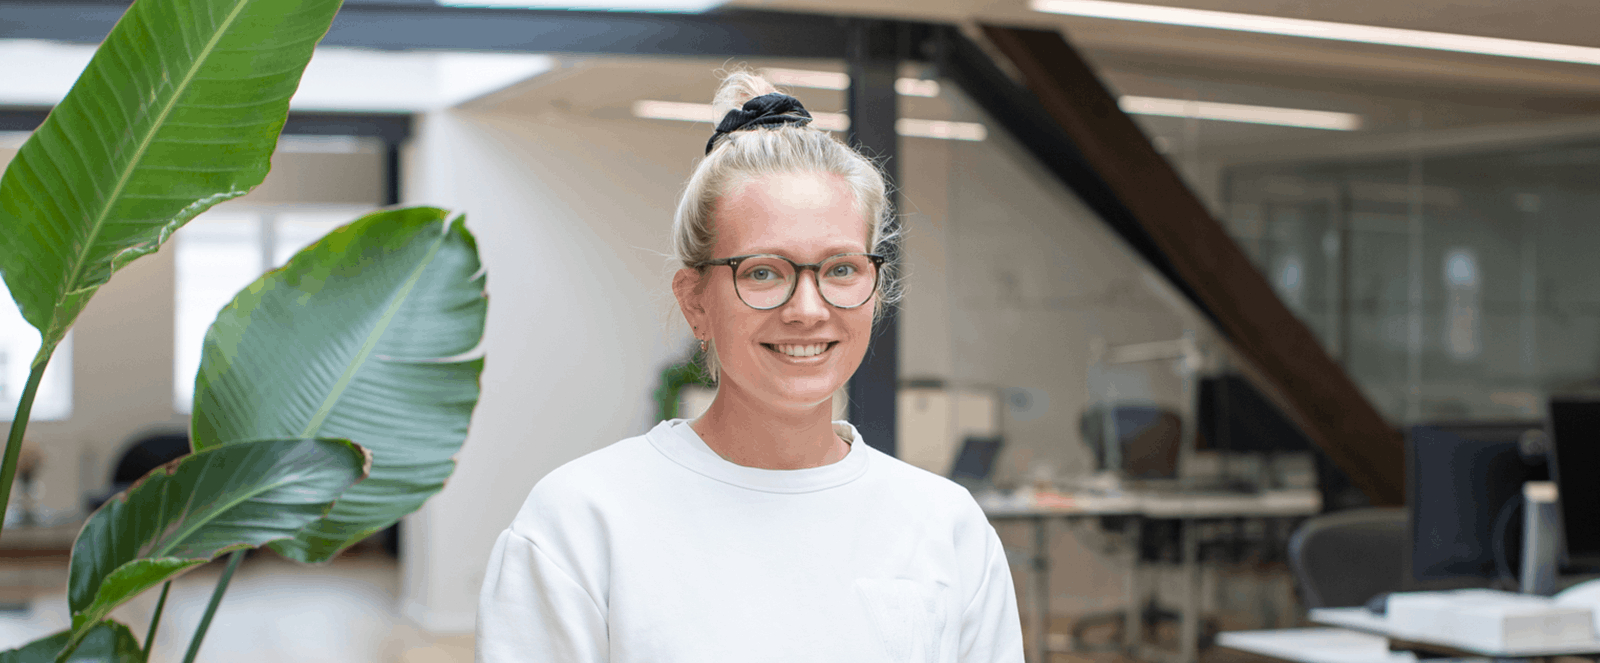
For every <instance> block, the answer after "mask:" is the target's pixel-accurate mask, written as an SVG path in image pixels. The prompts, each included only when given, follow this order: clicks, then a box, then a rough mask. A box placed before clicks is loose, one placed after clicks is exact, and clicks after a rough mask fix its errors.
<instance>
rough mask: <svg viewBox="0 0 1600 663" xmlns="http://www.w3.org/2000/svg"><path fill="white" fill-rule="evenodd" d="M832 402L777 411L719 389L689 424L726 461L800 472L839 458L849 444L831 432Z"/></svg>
mask: <svg viewBox="0 0 1600 663" xmlns="http://www.w3.org/2000/svg"><path fill="white" fill-rule="evenodd" d="M832 414H833V403H832V401H831V400H829V401H824V402H822V403H819V404H817V405H816V406H815V407H811V408H806V409H802V410H788V409H776V408H771V407H764V406H763V405H762V404H759V403H752V402H749V400H748V399H745V398H741V397H740V396H739V395H738V392H737V390H733V389H726V388H724V389H720V390H718V392H717V398H716V400H714V401H712V402H711V407H709V408H707V409H706V413H705V414H703V415H701V416H700V418H699V419H696V420H694V421H693V422H691V424H690V425H691V426H692V427H693V428H694V431H695V433H697V434H699V435H700V439H702V440H705V443H706V446H709V447H711V450H712V451H715V452H717V455H719V456H722V457H723V458H724V459H727V460H728V461H729V462H732V463H735V464H737V465H743V466H745V467H757V468H761V469H766V470H802V469H806V468H810V467H821V466H823V465H831V464H833V463H836V462H838V461H839V460H841V459H843V458H844V456H845V454H846V453H849V451H850V445H849V444H848V443H847V442H845V441H844V440H842V439H840V438H839V436H838V435H836V434H835V433H834V432H833V422H832V420H831V415H832Z"/></svg>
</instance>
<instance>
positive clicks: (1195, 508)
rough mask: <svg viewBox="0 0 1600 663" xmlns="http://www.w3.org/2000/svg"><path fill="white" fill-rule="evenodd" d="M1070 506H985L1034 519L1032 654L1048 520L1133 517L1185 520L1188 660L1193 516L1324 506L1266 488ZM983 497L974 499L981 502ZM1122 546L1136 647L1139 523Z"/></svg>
mask: <svg viewBox="0 0 1600 663" xmlns="http://www.w3.org/2000/svg"><path fill="white" fill-rule="evenodd" d="M1068 497H1069V498H1071V505H1070V506H1054V507H1037V506H1030V505H1017V504H1005V503H990V504H986V505H984V513H985V514H987V515H988V516H989V519H990V520H1032V521H1033V523H1034V556H1033V560H1032V561H1033V584H1034V606H1035V609H1034V613H1035V614H1034V628H1035V631H1034V641H1035V643H1036V644H1035V649H1034V651H1035V652H1037V653H1036V654H1035V655H1036V656H1038V657H1040V659H1039V660H1041V661H1042V660H1044V658H1045V657H1046V656H1047V653H1048V651H1049V649H1048V635H1049V634H1048V630H1049V628H1048V616H1049V614H1050V584H1049V583H1050V577H1049V554H1050V552H1049V521H1050V520H1051V519H1055V518H1061V519H1068V520H1070V519H1074V518H1101V517H1107V516H1135V517H1140V518H1150V519H1159V520H1179V521H1182V523H1183V528H1182V530H1181V531H1182V534H1181V537H1182V548H1183V569H1184V594H1183V606H1182V610H1181V617H1182V618H1181V625H1180V643H1181V645H1180V646H1181V647H1182V649H1181V651H1180V652H1179V654H1178V659H1179V661H1180V663H1194V662H1195V661H1196V660H1197V658H1198V657H1199V642H1200V587H1199V585H1200V571H1199V555H1200V553H1199V551H1200V541H1199V537H1198V536H1196V534H1195V532H1194V531H1193V530H1194V521H1197V520H1206V519H1218V518H1276V517H1298V516H1309V515H1313V514H1316V513H1318V512H1320V511H1321V510H1322V495H1321V493H1318V492H1317V491H1316V490H1312V489H1301V490H1269V491H1263V492H1260V493H1221V492H1182V491H1149V492H1131V491H1124V492H1121V493H1118V494H1115V495H1088V494H1072V495H1068ZM981 503H982V502H981V501H980V504H981ZM1132 532H1133V535H1132V536H1131V537H1130V540H1129V541H1128V542H1127V543H1126V544H1125V545H1126V547H1127V548H1128V550H1129V555H1130V557H1131V560H1130V563H1129V567H1128V569H1129V570H1128V577H1127V579H1126V580H1125V582H1124V586H1125V587H1126V588H1127V594H1128V606H1127V609H1126V610H1127V611H1126V613H1125V615H1124V617H1125V619H1126V623H1125V625H1124V629H1123V640H1124V646H1125V647H1127V649H1128V651H1129V653H1130V654H1131V653H1135V650H1136V649H1137V647H1138V643H1139V635H1140V634H1139V626H1140V624H1139V619H1140V615H1139V607H1140V606H1139V595H1138V586H1137V578H1136V575H1137V574H1136V572H1137V568H1138V560H1139V541H1138V528H1137V527H1134V528H1132Z"/></svg>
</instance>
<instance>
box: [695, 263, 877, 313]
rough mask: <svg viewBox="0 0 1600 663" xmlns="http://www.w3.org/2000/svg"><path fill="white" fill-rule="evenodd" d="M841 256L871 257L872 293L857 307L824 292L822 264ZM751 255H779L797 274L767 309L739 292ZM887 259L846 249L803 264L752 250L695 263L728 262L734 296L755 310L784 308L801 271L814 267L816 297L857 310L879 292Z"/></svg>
mask: <svg viewBox="0 0 1600 663" xmlns="http://www.w3.org/2000/svg"><path fill="white" fill-rule="evenodd" d="M839 256H866V257H867V259H868V260H871V261H872V291H871V293H872V294H869V295H867V298H866V299H864V300H862V301H861V303H860V304H856V305H855V306H840V305H838V304H835V303H833V302H832V301H829V300H828V296H827V295H824V294H822V280H821V276H822V265H823V264H824V263H826V262H828V261H829V260H833V259H834V258H838V257H839ZM751 258H777V259H779V260H782V261H784V262H786V263H789V265H790V266H792V267H794V274H795V278H794V282H793V283H790V284H789V292H788V294H786V295H784V296H783V301H781V302H778V303H777V304H773V305H772V306H768V307H766V308H761V307H758V306H755V305H753V304H751V303H750V302H747V301H745V299H744V295H742V294H740V293H739V263H741V262H744V261H746V260H749V259H751ZM887 260H888V258H887V257H885V256H883V255H881V254H877V253H853V252H847V253H835V254H833V255H831V256H828V257H826V258H823V259H822V262H817V263H811V264H801V263H798V262H795V261H793V260H790V259H788V258H786V257H784V256H780V255H778V254H776V253H751V254H749V255H742V256H733V257H731V258H718V259H716V260H707V261H705V262H702V263H700V264H698V265H695V267H697V268H700V267H720V266H722V265H727V266H728V275H729V278H732V279H733V295H734V296H735V297H738V298H739V302H740V303H742V304H744V305H745V306H749V307H750V308H752V309H755V310H757V311H771V310H773V309H777V308H783V305H784V304H788V303H789V300H791V299H794V291H795V290H797V289H799V288H800V278H801V277H800V275H801V274H802V273H804V272H805V270H807V269H809V270H811V275H812V280H813V281H815V282H816V284H817V296H819V297H821V298H822V301H824V302H827V303H828V305H829V306H832V307H834V308H836V309H843V310H846V311H848V310H850V309H857V308H861V307H863V306H866V305H867V302H870V301H872V295H874V294H877V292H878V285H879V284H881V283H883V263H884V262H885V261H887Z"/></svg>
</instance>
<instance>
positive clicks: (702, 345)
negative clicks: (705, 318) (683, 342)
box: [700, 338, 706, 352]
mask: <svg viewBox="0 0 1600 663" xmlns="http://www.w3.org/2000/svg"><path fill="white" fill-rule="evenodd" d="M700 351H701V352H705V351H706V340H705V339H703V338H702V339H700Z"/></svg>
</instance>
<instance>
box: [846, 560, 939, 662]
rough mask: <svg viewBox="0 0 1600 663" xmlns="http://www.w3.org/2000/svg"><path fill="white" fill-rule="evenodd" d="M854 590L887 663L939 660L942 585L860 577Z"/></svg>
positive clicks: (898, 579)
mask: <svg viewBox="0 0 1600 663" xmlns="http://www.w3.org/2000/svg"><path fill="white" fill-rule="evenodd" d="M855 590H856V598H858V599H860V600H861V602H862V604H863V605H864V606H865V607H866V612H867V615H868V617H869V619H871V621H872V626H873V628H874V631H876V632H877V634H878V637H879V641H880V642H882V643H883V648H884V652H885V653H887V654H888V655H889V660H890V661H893V662H894V663H938V661H940V660H941V659H940V657H939V654H940V651H939V650H940V647H941V645H942V644H943V642H944V630H945V621H946V620H945V616H946V613H945V598H946V597H945V595H944V593H945V587H944V586H943V585H938V584H933V583H925V582H918V581H916V580H906V579H903V578H860V579H858V580H856V583H855Z"/></svg>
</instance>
